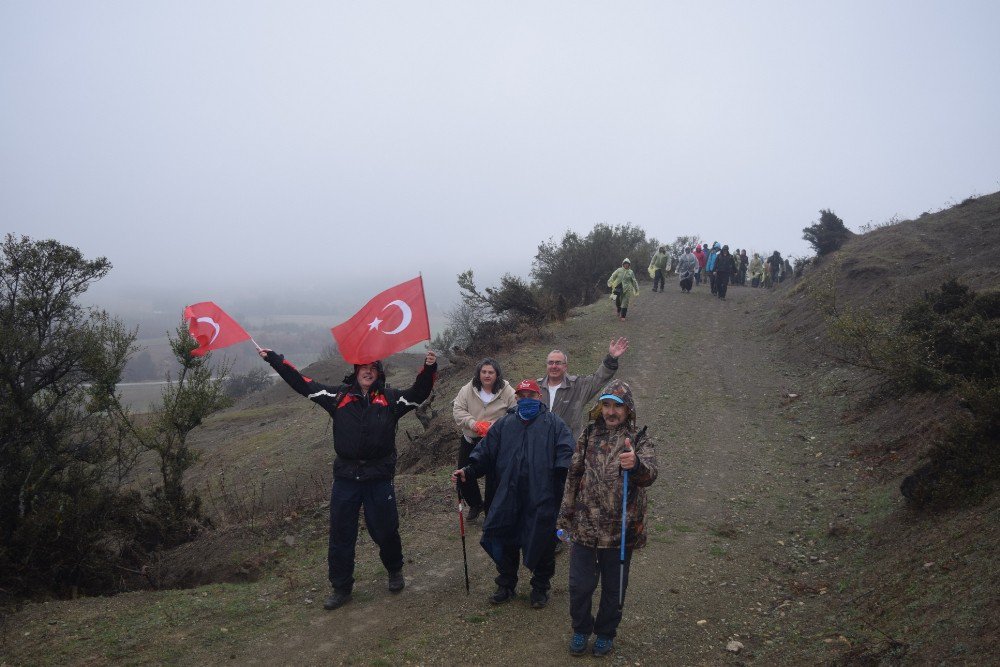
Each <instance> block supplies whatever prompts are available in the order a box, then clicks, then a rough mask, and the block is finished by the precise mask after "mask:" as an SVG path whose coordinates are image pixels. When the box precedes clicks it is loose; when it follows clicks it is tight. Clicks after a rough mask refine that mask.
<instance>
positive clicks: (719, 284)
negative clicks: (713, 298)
mask: <svg viewBox="0 0 1000 667" xmlns="http://www.w3.org/2000/svg"><path fill="white" fill-rule="evenodd" d="M728 290H729V274H728V273H724V272H722V271H720V272H718V273H716V274H715V293H716V294H717V295H718V297H719V298H720V299H725V298H726V292H727V291H728Z"/></svg>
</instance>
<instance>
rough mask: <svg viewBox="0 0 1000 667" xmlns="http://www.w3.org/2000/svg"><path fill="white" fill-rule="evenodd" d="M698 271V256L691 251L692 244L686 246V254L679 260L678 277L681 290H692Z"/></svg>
mask: <svg viewBox="0 0 1000 667" xmlns="http://www.w3.org/2000/svg"><path fill="white" fill-rule="evenodd" d="M697 273H698V258H697V257H695V256H694V253H693V252H691V248H690V246H689V247H687V248H684V254H683V255H681V259H680V261H679V262H677V277H678V279H679V280H680V285H681V291H682V292H690V291H691V287H692V285H693V283H694V278H695V274H697Z"/></svg>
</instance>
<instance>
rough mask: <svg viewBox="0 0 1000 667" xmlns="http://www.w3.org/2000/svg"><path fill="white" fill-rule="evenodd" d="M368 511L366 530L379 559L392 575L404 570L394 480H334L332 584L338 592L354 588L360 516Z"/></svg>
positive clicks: (330, 553)
mask: <svg viewBox="0 0 1000 667" xmlns="http://www.w3.org/2000/svg"><path fill="white" fill-rule="evenodd" d="M362 507H364V510H365V527H366V528H367V529H368V534H369V535H371V537H372V540H373V541H374V542H375V544H377V545H378V554H379V558H381V559H382V564H383V565H385V569H386V570H388V571H389V572H397V571H399V570H402V569H403V544H402V542H401V541H400V539H399V512H398V510H397V509H396V489H395V487H394V486H393V484H392V480H391V479H376V480H369V481H364V482H359V481H357V480H353V479H346V478H342V477H335V478H334V480H333V488H331V489H330V548H329V551H328V552H327V562H328V564H329V568H330V583H331V584H332V585H333V587H334V588H336V589H337V590H342V591H350V590H351V588H352V587H353V586H354V550H355V547H356V546H357V543H358V516H359V513H360V510H361V508H362Z"/></svg>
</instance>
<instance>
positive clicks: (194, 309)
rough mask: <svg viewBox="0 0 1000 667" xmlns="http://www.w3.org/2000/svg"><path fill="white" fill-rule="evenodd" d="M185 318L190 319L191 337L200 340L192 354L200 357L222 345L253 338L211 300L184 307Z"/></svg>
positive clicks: (225, 345)
mask: <svg viewBox="0 0 1000 667" xmlns="http://www.w3.org/2000/svg"><path fill="white" fill-rule="evenodd" d="M184 319H186V320H187V321H188V330H189V331H190V332H191V337H192V338H194V339H195V340H196V341H198V348H197V349H195V350H191V356H193V357H200V356H202V355H204V354H206V353H208V352H211V351H212V350H218V349H219V348H220V347H227V346H229V345H235V344H236V343H242V342H243V341H245V340H252V339H251V338H250V334H248V333H247V332H246V331H244V330H243V327H241V326H240V325H239V324H237V323H236V320H234V319H233V318H231V317H229V315H226V312H225V311H224V310H222V309H221V308H219V307H218V306H217V305H215V304H214V303H212V302H211V301H202V302H201V303H196V304H193V305H190V306H188V307H187V308H185V309H184Z"/></svg>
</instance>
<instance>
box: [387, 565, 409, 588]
mask: <svg viewBox="0 0 1000 667" xmlns="http://www.w3.org/2000/svg"><path fill="white" fill-rule="evenodd" d="M405 586H406V579H404V578H403V571H402V570H397V571H395V572H390V573H389V592H391V593H398V592H399V591H401V590H403V588H404V587H405Z"/></svg>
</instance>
